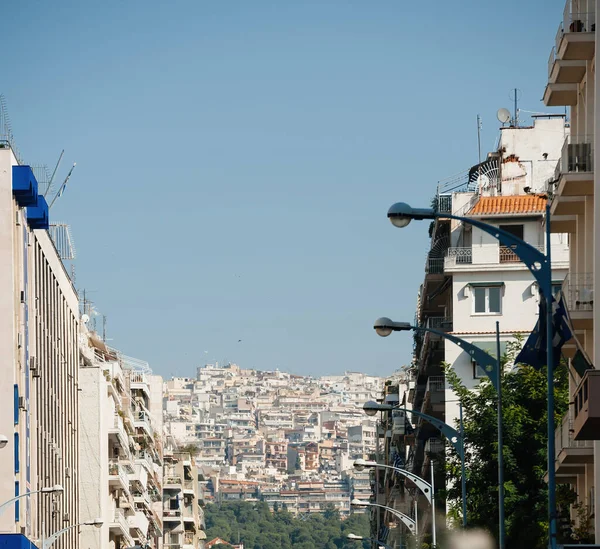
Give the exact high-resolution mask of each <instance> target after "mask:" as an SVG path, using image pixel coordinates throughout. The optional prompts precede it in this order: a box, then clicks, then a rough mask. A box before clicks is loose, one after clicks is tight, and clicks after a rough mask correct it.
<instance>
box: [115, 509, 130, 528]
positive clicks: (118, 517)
mask: <svg viewBox="0 0 600 549" xmlns="http://www.w3.org/2000/svg"><path fill="white" fill-rule="evenodd" d="M113 522H114V523H115V524H118V525H119V527H120V528H121V530H123V532H129V524H128V522H127V518H126V517H125V511H123V509H121V508H119V507H117V508H116V509H115V513H114V515H113Z"/></svg>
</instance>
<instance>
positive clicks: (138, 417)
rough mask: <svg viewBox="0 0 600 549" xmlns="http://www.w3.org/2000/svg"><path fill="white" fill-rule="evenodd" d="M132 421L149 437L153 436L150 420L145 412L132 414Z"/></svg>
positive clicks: (140, 411) (139, 411)
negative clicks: (140, 425)
mask: <svg viewBox="0 0 600 549" xmlns="http://www.w3.org/2000/svg"><path fill="white" fill-rule="evenodd" d="M134 414H135V415H134V421H135V422H136V423H141V424H142V425H143V426H144V427H145V429H146V430H147V431H148V433H150V436H154V429H153V428H152V424H151V421H152V418H151V416H150V414H149V413H148V412H146V411H145V410H138V411H136V412H134Z"/></svg>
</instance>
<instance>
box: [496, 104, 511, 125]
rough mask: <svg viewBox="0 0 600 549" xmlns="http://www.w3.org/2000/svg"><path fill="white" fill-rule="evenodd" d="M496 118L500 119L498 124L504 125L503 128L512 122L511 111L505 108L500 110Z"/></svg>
mask: <svg viewBox="0 0 600 549" xmlns="http://www.w3.org/2000/svg"><path fill="white" fill-rule="evenodd" d="M496 118H498V122H500V123H502V126H504V124H507V123H508V122H510V118H511V116H510V111H509V110H508V109H504V108H502V109H498V112H497V113H496Z"/></svg>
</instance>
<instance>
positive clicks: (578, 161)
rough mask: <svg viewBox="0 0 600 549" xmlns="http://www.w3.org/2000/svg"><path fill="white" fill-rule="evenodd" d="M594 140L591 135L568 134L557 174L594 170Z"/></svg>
mask: <svg viewBox="0 0 600 549" xmlns="http://www.w3.org/2000/svg"><path fill="white" fill-rule="evenodd" d="M593 142H594V140H593V137H592V136H591V135H577V134H575V135H568V136H567V138H566V139H565V142H564V144H563V147H562V150H561V154H560V162H559V164H558V166H557V172H558V174H557V175H560V174H566V173H581V172H584V173H585V172H587V173H589V172H593V171H594V163H593V159H594V155H593ZM557 179H558V177H557Z"/></svg>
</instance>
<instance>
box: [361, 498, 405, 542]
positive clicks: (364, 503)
mask: <svg viewBox="0 0 600 549" xmlns="http://www.w3.org/2000/svg"><path fill="white" fill-rule="evenodd" d="M350 505H351V506H352V507H379V508H381V509H385V510H386V511H388V512H389V513H391V514H392V515H394V516H396V517H398V518H399V519H400V520H401V521H402V522H403V523H404V525H405V526H406V527H407V528H408V529H409V530H410V531H411V533H412V534H415V533H416V531H415V530H416V526H417V523H416V521H415V520H414V519H413V518H411V517H409V516H408V515H405V514H404V513H402V512H401V511H397V510H396V509H392V508H391V507H387V506H386V505H379V503H371V502H370V501H362V500H360V499H353V500H352V501H351V502H350Z"/></svg>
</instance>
